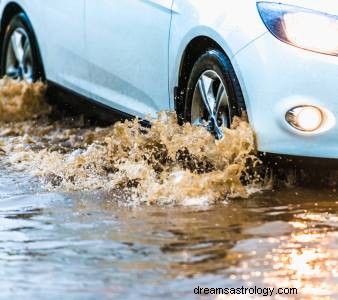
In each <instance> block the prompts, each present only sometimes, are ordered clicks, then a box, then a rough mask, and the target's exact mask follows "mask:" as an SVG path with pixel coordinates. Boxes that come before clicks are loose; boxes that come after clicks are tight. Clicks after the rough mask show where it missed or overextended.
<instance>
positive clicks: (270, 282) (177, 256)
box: [0, 171, 338, 299]
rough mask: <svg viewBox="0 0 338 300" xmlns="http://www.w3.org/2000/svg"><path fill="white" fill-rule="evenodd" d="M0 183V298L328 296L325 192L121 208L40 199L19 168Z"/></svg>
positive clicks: (331, 266) (332, 274) (65, 196)
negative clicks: (225, 293)
mask: <svg viewBox="0 0 338 300" xmlns="http://www.w3.org/2000/svg"><path fill="white" fill-rule="evenodd" d="M0 186H1V188H0V191H1V194H0V249H1V250H0V274H1V275H0V277H1V282H0V288H1V295H0V298H2V299H13V297H14V298H15V299H22V298H23V297H25V299H60V298H64V299H158V298H162V299H198V297H197V296H196V295H194V288H196V287H198V286H201V287H202V286H203V287H209V288H211V287H222V288H225V287H229V288H230V287H236V288H237V287H241V286H245V287H250V286H257V287H275V288H281V287H282V288H284V287H286V288H291V287H296V288H297V289H298V299H335V298H337V296H338V290H337V280H338V279H337V276H338V215H337V213H338V196H337V195H336V194H332V195H331V194H330V193H327V192H323V191H320V190H311V189H301V190H300V189H297V190H294V189H288V190H282V191H279V192H264V193H262V194H256V195H255V196H252V197H250V198H249V199H242V200H239V199H234V200H230V201H229V202H228V204H220V205H211V206H203V205H202V206H188V207H187V206H178V205H175V206H158V205H154V206H137V207H126V206H121V205H118V202H119V201H118V199H115V198H114V197H113V196H112V195H107V194H105V193H103V192H86V193H79V192H77V193H54V192H53V193H46V192H44V191H42V190H40V188H39V184H38V183H37V182H36V181H35V180H34V179H33V178H31V179H29V178H27V176H26V175H25V174H22V173H20V174H17V173H13V172H9V173H8V172H6V171H2V172H1V175H0ZM206 297H207V299H225V298H220V296H219V298H216V296H210V295H209V296H206ZM324 297H326V298H324ZM251 298H254V296H251ZM230 299H250V297H249V296H247V297H246V298H245V297H244V298H243V296H242V298H238V296H237V298H235V297H233V298H230ZM282 299H283V297H282ZM288 299H290V297H289V298H288ZM291 299H295V296H292V297H291Z"/></svg>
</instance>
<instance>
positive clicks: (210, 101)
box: [184, 50, 245, 138]
mask: <svg viewBox="0 0 338 300" xmlns="http://www.w3.org/2000/svg"><path fill="white" fill-rule="evenodd" d="M244 109H245V105H244V100H243V96H242V93H241V89H240V86H239V83H238V80H237V77H236V75H235V72H234V70H233V67H232V65H231V62H230V60H229V59H228V57H227V56H226V55H225V54H224V53H223V52H221V51H219V50H210V51H208V52H206V53H205V54H203V55H202V56H201V57H200V58H199V59H198V60H197V62H196V63H195V65H194V67H193V69H192V71H191V75H190V78H189V81H188V86H187V90H186V94H185V108H184V118H185V121H187V122H191V123H192V124H193V125H197V126H206V127H207V128H208V129H209V130H210V131H212V132H213V133H214V134H215V136H216V137H217V138H222V137H223V131H222V126H225V127H230V125H231V122H232V120H233V118H234V116H239V115H240V114H241V112H242V110H244Z"/></svg>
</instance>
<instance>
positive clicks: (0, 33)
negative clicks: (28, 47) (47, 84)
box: [0, 1, 46, 80]
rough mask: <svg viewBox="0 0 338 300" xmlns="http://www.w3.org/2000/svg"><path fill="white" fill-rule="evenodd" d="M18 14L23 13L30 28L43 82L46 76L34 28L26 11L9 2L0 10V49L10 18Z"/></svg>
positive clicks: (20, 6)
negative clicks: (0, 12) (0, 11)
mask: <svg viewBox="0 0 338 300" xmlns="http://www.w3.org/2000/svg"><path fill="white" fill-rule="evenodd" d="M19 13H23V14H24V15H25V16H26V19H27V25H28V26H29V28H30V30H31V32H32V34H33V38H34V41H35V47H36V50H37V56H38V58H39V62H40V64H41V65H40V70H41V79H42V80H45V79H46V75H45V70H44V63H43V58H42V55H41V50H40V43H39V40H38V37H37V35H36V32H35V30H34V26H33V24H32V22H31V19H30V18H29V15H28V13H27V11H26V9H25V8H24V7H23V6H22V5H20V4H19V3H17V2H14V1H10V2H8V3H6V4H5V6H4V8H3V10H2V15H1V22H0V49H1V47H3V42H4V37H5V32H6V27H7V25H8V24H9V22H10V21H11V20H12V18H13V17H14V16H15V15H17V14H19ZM1 52H2V51H1ZM1 52H0V53H1Z"/></svg>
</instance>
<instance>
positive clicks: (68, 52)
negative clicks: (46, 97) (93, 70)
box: [41, 0, 89, 94]
mask: <svg viewBox="0 0 338 300" xmlns="http://www.w3.org/2000/svg"><path fill="white" fill-rule="evenodd" d="M84 5H85V0H72V1H69V0H57V1H55V0H44V1H43V5H42V6H43V10H44V11H43V16H41V17H42V18H44V22H43V24H44V29H43V30H41V32H42V34H44V35H45V36H44V39H43V40H44V41H45V42H44V47H43V48H44V50H43V51H44V57H45V58H46V59H45V62H44V63H45V69H46V74H48V79H49V80H52V81H54V82H56V83H58V84H61V85H63V86H65V87H68V88H70V89H72V90H75V91H77V92H80V93H83V94H86V93H85V91H86V89H87V84H86V82H87V81H88V80H89V71H88V63H87V61H86V48H85V26H84V13H85V10H84Z"/></svg>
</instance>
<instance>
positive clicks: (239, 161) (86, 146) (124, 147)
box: [0, 80, 258, 204]
mask: <svg viewBox="0 0 338 300" xmlns="http://www.w3.org/2000/svg"><path fill="white" fill-rule="evenodd" d="M43 91H44V87H43V86H42V85H41V84H40V83H37V84H33V85H30V86H29V85H27V84H25V83H17V82H13V81H10V80H5V81H3V82H2V86H1V87H0V97H1V98H0V107H2V111H1V113H0V116H1V119H2V120H3V121H8V120H17V122H15V123H13V122H12V123H3V124H2V125H1V126H0V155H1V156H2V160H3V161H4V162H6V163H8V164H10V165H11V166H12V167H15V168H16V169H21V170H24V171H28V172H31V173H33V174H34V175H36V176H39V177H40V178H42V179H43V180H44V182H45V184H46V188H47V189H49V190H62V191H82V190H94V189H103V190H106V191H111V192H115V193H121V195H123V197H122V198H123V199H125V200H126V201H127V200H128V201H129V202H132V203H183V204H184V203H193V204H205V203H211V202H214V201H217V200H224V199H226V198H228V197H247V196H248V195H249V194H250V191H251V190H252V186H253V185H255V183H256V180H255V179H252V176H251V175H249V172H248V167H247V165H248V164H247V163H248V161H251V163H253V164H255V163H256V162H257V161H258V160H257V158H256V157H255V155H254V154H255V139H254V133H253V131H252V129H251V128H250V126H249V124H248V123H247V122H246V121H245V120H241V119H239V118H237V119H235V121H234V123H233V125H232V128H231V129H226V128H224V129H223V131H224V139H222V140H221V141H217V140H215V139H214V137H213V136H212V135H211V134H210V133H209V132H207V131H206V129H205V128H202V127H194V126H191V125H190V124H185V125H184V126H179V125H178V123H177V119H176V115H175V114H174V113H168V112H162V113H160V114H159V116H158V118H157V119H155V120H152V121H151V123H152V126H151V128H147V129H145V128H143V127H141V126H140V124H139V121H138V120H134V121H125V122H124V123H121V122H119V123H116V124H115V125H113V126H110V127H107V128H84V127H81V126H76V124H70V125H69V124H68V125H65V124H64V123H65V122H62V123H61V122H58V121H56V122H55V121H54V122H52V121H50V120H48V119H46V118H39V119H35V120H32V119H31V118H30V117H34V118H36V116H39V115H40V112H42V111H44V112H45V111H46V105H45V104H42V101H41V99H42V98H43ZM11 93H13V94H11ZM11 95H12V96H11ZM8 103H15V105H12V104H10V105H8ZM8 107H10V109H9V108H8ZM13 107H15V109H13ZM27 107H29V109H27ZM40 107H41V108H44V109H41V111H40ZM47 110H48V109H47ZM29 114H30V115H29ZM22 120H25V121H22ZM19 121H20V122H19ZM74 125H75V126H74ZM251 165H252V164H251ZM250 176H251V177H250Z"/></svg>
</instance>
